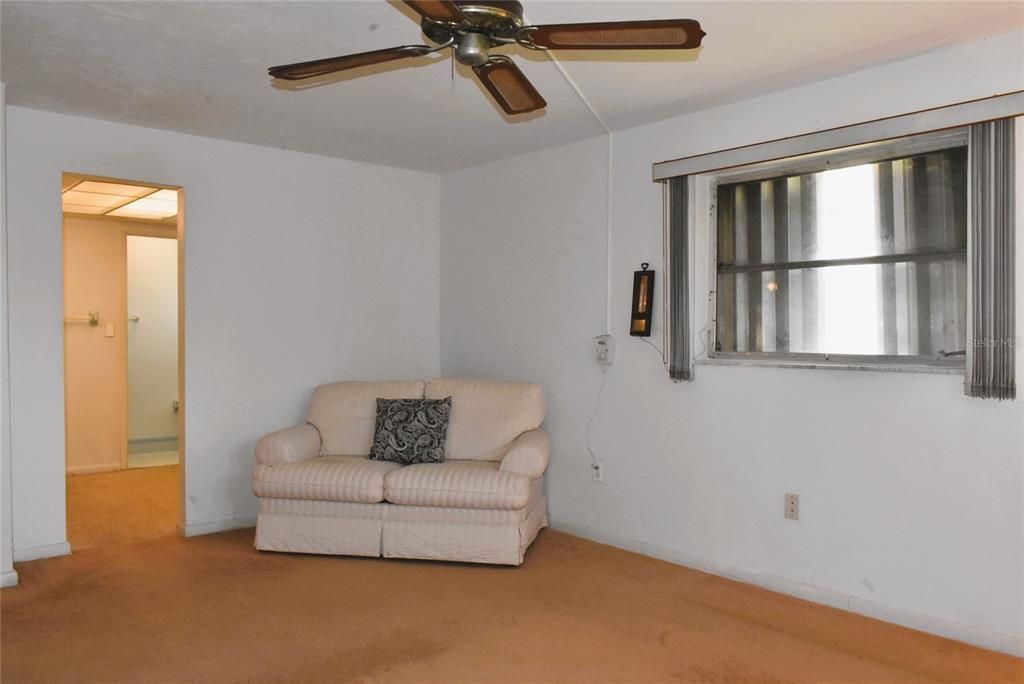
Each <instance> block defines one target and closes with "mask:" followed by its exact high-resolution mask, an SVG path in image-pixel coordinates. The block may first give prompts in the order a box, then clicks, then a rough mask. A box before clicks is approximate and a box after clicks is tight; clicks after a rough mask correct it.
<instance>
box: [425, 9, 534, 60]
mask: <svg viewBox="0 0 1024 684" xmlns="http://www.w3.org/2000/svg"><path fill="white" fill-rule="evenodd" d="M455 4H456V5H458V7H459V10H461V11H462V15H463V17H464V20H463V21H462V22H460V23H458V24H455V23H449V22H440V21H433V20H431V19H427V18H424V19H423V21H422V22H421V24H420V26H421V27H422V29H423V33H424V35H426V36H427V38H430V40H432V41H434V42H435V43H439V44H442V45H443V44H445V43H448V42H450V41H454V46H453V47H454V48H455V59H456V60H457V61H458V62H459V63H460V64H465V65H467V66H480V65H481V64H484V63H485V62H486V61H487V60H488V58H489V57H490V49H491V48H492V47H496V46H498V45H503V44H506V43H509V42H511V41H513V40H514V38H515V35H516V32H517V31H519V29H521V28H522V27H523V6H522V5H520V4H519V3H518V2H499V1H498V0H494V1H492V2H488V1H487V0H466V1H463V2H459V1H458V0H456V1H455Z"/></svg>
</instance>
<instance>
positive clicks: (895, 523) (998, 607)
mask: <svg viewBox="0 0 1024 684" xmlns="http://www.w3.org/2000/svg"><path fill="white" fill-rule="evenodd" d="M1021 43H1022V39H1021V35H1019V34H1015V35H1009V36H1004V37H1001V38H997V39H992V40H987V41H981V42H978V43H975V44H971V45H965V46H961V47H958V48H954V49H949V50H944V51H937V52H933V53H929V54H926V55H923V56H920V57H917V58H914V59H910V60H906V61H903V62H898V63H893V64H889V65H884V66H880V67H876V68H872V69H870V70H866V71H862V72H858V73H853V74H849V75H846V76H843V77H840V78H835V79H831V80H828V81H823V82H820V83H817V84H813V85H809V86H805V87H800V88H795V89H792V90H789V91H785V92H780V93H777V94H773V95H769V96H764V97H758V98H756V99H752V100H748V101H745V102H740V103H737V104H734V105H729V106H723V107H719V108H716V109H713V110H708V111H704V112H699V113H695V114H692V115H688V116H684V117H679V118H675V119H671V120H667V121H663V122H659V123H657V124H652V125H648V126H644V127H640V128H635V129H630V130H627V131H622V132H618V133H615V134H614V136H613V145H612V159H613V164H612V172H611V177H610V185H611V224H610V273H611V281H610V286H611V287H610V313H611V319H610V329H611V332H612V333H613V334H615V336H616V339H617V343H618V349H617V352H616V353H617V358H616V362H615V365H614V366H613V367H612V368H611V369H610V370H609V371H608V375H607V385H606V387H605V388H604V393H603V396H602V398H601V401H600V408H599V410H598V413H597V417H596V420H595V422H594V426H593V431H592V435H593V439H592V442H593V445H594V448H595V451H596V452H597V456H598V458H600V459H602V460H603V461H604V462H605V475H604V477H605V482H604V483H603V484H598V483H593V482H591V481H590V472H589V469H588V465H589V457H588V456H587V451H586V440H585V434H586V425H587V419H588V417H589V415H590V412H591V410H592V409H593V407H594V405H595V400H596V395H597V393H598V388H599V386H600V382H601V374H600V372H599V370H598V369H597V367H596V366H595V365H594V364H593V363H592V362H591V358H592V351H591V336H592V335H596V334H599V333H602V332H604V329H605V320H604V315H603V314H604V312H605V303H606V299H605V297H606V289H605V288H606V285H607V284H608V282H607V281H606V268H608V267H609V264H608V263H606V261H605V255H606V251H605V247H606V237H607V236H606V232H605V228H606V227H605V217H606V214H605V211H604V210H605V206H606V201H607V199H608V197H607V193H606V178H605V176H604V173H605V164H606V161H607V157H606V156H605V152H604V149H605V147H604V146H605V144H606V140H605V139H595V140H590V141H584V142H581V143H576V144H573V145H569V146H565V147H560V148H556V149H552V150H548V151H544V152H540V153H535V154H531V155H528V156H524V157H521V158H517V159H513V160H506V161H501V162H496V163H493V164H489V165H486V166H482V167H477V168H473V169H468V170H465V171H461V172H457V173H453V174H449V175H447V176H445V177H443V179H442V233H441V237H442V247H441V261H442V268H441V274H442V275H441V301H442V311H441V330H442V357H441V367H442V371H443V372H444V374H446V375H458V374H487V375H497V376H507V377H521V378H526V379H531V380H536V381H538V382H541V383H543V384H544V386H545V391H546V396H547V400H548V406H549V410H548V419H547V425H548V427H549V429H550V430H551V431H552V435H553V440H554V456H553V463H552V466H551V470H550V476H549V480H548V492H549V502H550V513H551V518H552V521H553V524H554V525H555V526H556V527H561V528H563V529H567V530H570V531H575V532H578V533H581V534H584V535H585V536H591V537H593V538H596V539H600V540H605V541H608V542H611V543H614V544H618V545H621V546H625V547H629V548H634V549H637V550H640V551H643V552H646V553H651V554H654V555H659V556H662V557H666V558H669V559H673V560H676V561H680V562H683V563H686V564H689V565H693V566H697V567H701V568H706V569H709V570H711V571H714V572H719V573H723V574H727V575H732V576H736V577H740V578H742V579H745V580H747V581H752V582H756V583H759V584H762V585H766V586H769V587H773V588H776V589H779V590H781V591H786V592H789V593H794V594H798V595H801V596H804V597H807V598H810V599H812V600H817V601H821V602H825V603H830V604H832V605H836V606H838V607H842V608H847V609H852V610H855V611H858V612H862V613H866V614H870V615H875V616H877V617H881V618H883V619H887V620H892V621H896V622H900V623H903V624H907V625H909V626H913V627H917V628H921V629H927V630H931V631H935V632H938V633H941V634H946V635H949V636H953V637H955V638H959V639H964V640H967V641H972V642H974V643H979V644H983V645H986V646H989V647H993V648H998V649H1002V650H1007V651H1014V652H1017V653H1024V647H1022V636H1024V624H1022V622H1024V617H1022V607H1024V589H1022V577H1024V541H1022V533H1024V528H1022V515H1021V513H1022V491H1021V490H1022V482H1024V476H1022V466H1021V462H1022V456H1024V402H1022V401H1021V400H1018V401H1017V402H1014V403H1008V402H1003V403H998V402H994V401H981V400H975V399H968V398H966V397H964V396H963V394H962V387H961V378H960V377H957V376H951V375H921V374H900V373H885V372H854V371H828V370H797V369H782V368H750V367H735V366H699V367H698V369H697V379H696V381H695V382H693V383H683V384H673V383H671V382H670V381H669V380H668V379H667V376H666V373H665V371H664V369H663V367H662V365H661V359H660V355H659V353H658V352H657V351H656V350H654V349H652V348H651V347H650V346H648V345H646V344H644V343H643V342H641V341H639V340H637V339H633V338H630V337H628V336H627V334H626V332H627V325H628V321H627V319H628V312H629V297H630V288H631V285H632V271H633V270H635V269H637V268H638V267H639V264H640V262H642V261H649V262H651V263H652V264H653V265H654V266H655V267H656V268H657V267H659V266H660V262H661V253H662V251H661V229H662V207H661V190H660V186H657V185H655V184H654V183H652V182H651V181H650V178H651V164H652V163H653V162H657V161H661V160H665V159H671V158H676V157H681V156H687V155H692V154H698V153H701V152H707V151H713V150H718V149H723V148H728V147H733V146H737V145H743V144H749V143H755V142H760V141H763V140H768V139H773V138H779V137H783V136H788V135H794V134H800V133H806V132H810V131H814V130H817V129H822V128H829V127H833V126H839V125H844V124H851V123H857V122H860V121H864V120H868V119H873V118H877V117H881V116H887V115H894V114H901V113H905V112H909V111H914V110H918V109H922V108H926V107H932V106H938V105H943V104H949V103H952V102H958V101H962V100H967V99H972V98H977V97H985V96H989V95H992V94H994V93H998V92H1006V91H1010V90H1016V89H1020V88H1022V87H1024V71H1022V69H1021V55H1022V54H1024V53H1022V51H1021ZM1022 166H1024V158H1022ZM1022 175H1024V174H1022ZM1022 195H1024V193H1022ZM1021 204H1024V202H1021ZM1021 225H1022V226H1024V221H1022V222H1021ZM705 228H706V224H705ZM1019 230H1020V228H1019ZM1020 235H1021V239H1020V242H1024V231H1021V232H1020ZM702 240H706V235H703V236H702ZM703 244H706V242H704V243H703ZM703 254H704V252H702V253H701V255H702V256H703ZM659 270H660V268H659ZM658 276H659V279H660V280H661V282H663V281H664V273H660V272H659V274H658ZM1021 280H1024V279H1021ZM1018 293H1019V294H1018V299H1019V301H1022V302H1024V287H1021V284H1020V281H1019V283H1018ZM696 298H698V299H699V298H700V295H696ZM657 301H659V302H660V299H659V300H657ZM659 314H660V312H657V313H656V317H655V326H656V327H657V326H660V320H659V319H660V315H659ZM697 320H699V321H701V320H703V319H701V318H699V317H698V319H697ZM1021 320H1024V316H1022V318H1021ZM651 341H652V342H654V343H655V344H659V345H660V343H661V340H660V338H659V337H658V336H655V337H653V338H652V340H651ZM1021 366H1022V367H1024V359H1022V360H1021ZM1021 377H1022V379H1024V374H1022V375H1021ZM1022 389H1024V384H1022ZM1022 394H1024V392H1022ZM785 492H798V493H799V494H800V495H801V505H802V510H801V520H800V521H799V522H792V521H787V520H784V519H783V515H782V510H783V495H784V493H785Z"/></svg>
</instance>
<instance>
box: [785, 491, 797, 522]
mask: <svg viewBox="0 0 1024 684" xmlns="http://www.w3.org/2000/svg"><path fill="white" fill-rule="evenodd" d="M785 515H786V519H787V520H799V519H800V495H799V494H786V510H785Z"/></svg>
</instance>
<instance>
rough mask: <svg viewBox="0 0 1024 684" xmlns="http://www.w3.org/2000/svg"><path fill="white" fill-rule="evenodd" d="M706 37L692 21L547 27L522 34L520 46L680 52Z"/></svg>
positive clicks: (526, 29) (696, 44)
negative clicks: (522, 44) (524, 44)
mask: <svg viewBox="0 0 1024 684" xmlns="http://www.w3.org/2000/svg"><path fill="white" fill-rule="evenodd" d="M705 35H707V34H706V33H704V31H702V30H701V28H700V23H699V22H697V21H695V20H694V19H656V20H650V21H608V22H601V23H593V24H548V25H546V26H531V27H528V28H524V29H523V30H522V36H523V39H522V42H524V43H526V44H528V45H530V46H531V47H538V48H543V49H546V50H680V49H690V48H695V47H700V41H701V39H703V38H704V36H705Z"/></svg>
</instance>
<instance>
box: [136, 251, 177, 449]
mask: <svg viewBox="0 0 1024 684" xmlns="http://www.w3.org/2000/svg"><path fill="white" fill-rule="evenodd" d="M127 248H128V250H127V257H128V258H127V264H126V265H127V271H128V273H127V278H126V280H127V284H128V293H127V296H128V323H127V335H128V441H129V446H131V445H132V442H139V440H143V441H144V442H145V441H146V440H148V441H152V440H167V439H168V438H174V437H175V436H177V434H178V418H177V414H176V413H175V411H174V402H175V401H176V400H177V398H178V243H177V241H175V240H168V239H166V238H158V237H147V236H142V235H129V236H128V237H127ZM135 316H138V320H135V318H134V317H135ZM138 446H140V447H141V448H145V444H144V443H140V444H138Z"/></svg>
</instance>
